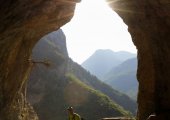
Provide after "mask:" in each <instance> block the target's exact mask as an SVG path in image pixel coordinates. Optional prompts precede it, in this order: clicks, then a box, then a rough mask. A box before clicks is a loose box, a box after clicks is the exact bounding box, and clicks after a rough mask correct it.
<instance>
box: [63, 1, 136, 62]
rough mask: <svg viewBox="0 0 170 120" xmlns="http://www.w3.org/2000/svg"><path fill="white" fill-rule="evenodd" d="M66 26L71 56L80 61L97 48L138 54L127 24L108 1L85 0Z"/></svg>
mask: <svg viewBox="0 0 170 120" xmlns="http://www.w3.org/2000/svg"><path fill="white" fill-rule="evenodd" d="M62 29H63V31H64V33H65V35H66V38H67V48H68V53H69V56H70V57H71V58H72V59H73V60H74V61H75V62H78V63H79V64H81V63H82V62H83V61H85V60H86V59H87V58H88V57H89V56H90V55H92V54H93V53H94V52H95V51H96V50H97V49H112V50H113V51H122V50H123V51H129V52H133V53H136V48H135V46H134V45H133V43H132V40H131V36H130V34H129V33H128V31H127V26H126V25H125V24H124V23H123V21H122V19H121V18H120V17H119V16H118V15H117V14H116V13H115V12H113V11H112V10H111V8H110V7H109V6H108V5H107V3H106V2H105V1H104V0H82V2H81V3H79V4H78V5H77V7H76V11H75V15H74V17H73V19H72V20H71V22H69V23H68V24H66V25H65V26H64V27H62Z"/></svg>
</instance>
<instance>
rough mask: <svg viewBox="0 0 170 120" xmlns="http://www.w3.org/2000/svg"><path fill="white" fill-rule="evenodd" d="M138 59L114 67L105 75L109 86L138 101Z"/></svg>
mask: <svg viewBox="0 0 170 120" xmlns="http://www.w3.org/2000/svg"><path fill="white" fill-rule="evenodd" d="M136 71H137V59H136V58H132V59H128V60H126V61H125V62H123V63H122V64H120V65H118V66H117V67H114V68H113V69H112V70H111V71H109V72H108V73H107V74H106V75H105V80H104V82H106V83H107V84H109V85H111V86H112V87H113V88H115V89H116V90H118V91H121V92H123V93H125V94H127V95H129V96H130V97H131V98H133V99H134V100H137V92H138V82H137V79H136Z"/></svg>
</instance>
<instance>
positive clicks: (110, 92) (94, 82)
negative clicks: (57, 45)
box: [68, 59, 137, 114]
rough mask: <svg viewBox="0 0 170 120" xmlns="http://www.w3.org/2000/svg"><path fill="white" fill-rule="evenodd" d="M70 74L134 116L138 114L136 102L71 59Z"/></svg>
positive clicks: (69, 64) (69, 63)
mask: <svg viewBox="0 0 170 120" xmlns="http://www.w3.org/2000/svg"><path fill="white" fill-rule="evenodd" d="M68 72H70V73H71V74H74V75H75V76H76V77H77V78H79V79H80V80H81V81H82V82H84V83H85V84H87V85H88V86H91V87H92V88H94V89H95V90H98V91H100V92H102V93H104V94H106V95H107V96H109V97H110V98H111V99H112V100H113V101H115V102H116V103H118V104H119V105H121V106H122V107H124V108H125V109H126V110H129V111H131V112H132V113H133V114H135V113H136V109H137V104H136V102H135V101H133V100H132V99H130V98H129V97H128V96H127V95H125V94H122V93H120V92H118V91H116V90H114V89H113V88H112V87H111V86H109V85H107V84H106V83H104V82H102V81H100V80H99V79H98V78H97V77H96V76H94V75H92V74H91V73H90V72H88V71H87V70H85V69H83V68H82V67H81V66H80V65H79V64H77V63H75V62H73V61H72V60H71V59H70V60H69V62H68Z"/></svg>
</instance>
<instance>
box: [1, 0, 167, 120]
mask: <svg viewBox="0 0 170 120" xmlns="http://www.w3.org/2000/svg"><path fill="white" fill-rule="evenodd" d="M108 1H109V2H110V6H111V7H112V8H113V9H114V10H115V11H116V12H117V13H118V14H119V15H120V17H122V19H123V20H124V22H125V23H126V24H127V25H128V29H129V32H130V33H131V35H132V38H133V42H134V44H135V45H136V47H137V49H138V62H139V66H138V74H137V78H138V80H139V95H138V103H139V106H138V108H139V110H138V119H139V120H145V119H146V117H147V116H148V115H149V114H151V113H153V112H156V113H157V114H159V115H160V116H163V117H162V118H161V120H164V119H165V117H166V116H165V115H164V114H168V113H169V111H170V102H169V101H170V88H169V85H170V80H169V79H170V64H169V62H170V42H169V40H170V12H169V11H170V1H169V0H128V1H127V0H108ZM76 2H78V0H48V1H45V0H36V1H35V0H22V1H21V0H15V1H14V0H1V1H0V16H1V17H0V24H1V26H0V68H1V69H0V85H1V87H0V119H2V120H26V119H29V120H30V119H36V116H35V117H34V118H29V116H30V115H29V110H30V109H31V108H30V107H28V105H27V102H26V100H25V88H26V87H25V86H26V80H27V76H28V74H29V72H30V70H31V67H30V66H31V61H29V57H30V54H31V50H32V48H33V46H34V44H35V43H36V42H37V41H38V40H39V39H40V38H41V37H42V36H43V35H45V34H47V33H49V32H51V31H53V30H57V29H58V28H59V27H60V26H62V25H63V24H65V23H67V22H68V21H69V20H70V19H71V17H72V15H73V11H74V7H75V4H76ZM20 103H21V104H20ZM27 108H28V109H27ZM29 108H30V109H29ZM24 110H25V112H24ZM18 111H19V112H18ZM25 113H28V114H25ZM14 116H15V117H14ZM166 119H167V118H166Z"/></svg>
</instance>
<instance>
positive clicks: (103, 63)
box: [81, 49, 136, 80]
mask: <svg viewBox="0 0 170 120" xmlns="http://www.w3.org/2000/svg"><path fill="white" fill-rule="evenodd" d="M135 56H136V54H133V53H129V52H126V51H119V52H113V51H112V50H109V49H106V50H102V49H101V50H97V51H96V52H95V53H94V54H93V55H92V56H90V57H89V58H88V59H87V60H86V61H84V62H83V63H82V64H81V65H82V67H83V68H85V69H86V70H88V71H89V72H91V73H92V74H93V75H96V76H97V77H98V78H99V79H101V80H103V77H104V75H105V74H106V73H108V72H109V71H110V70H111V69H112V68H113V67H115V66H117V65H119V64H121V63H122V62H123V61H125V60H127V59H129V58H133V57H135Z"/></svg>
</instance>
